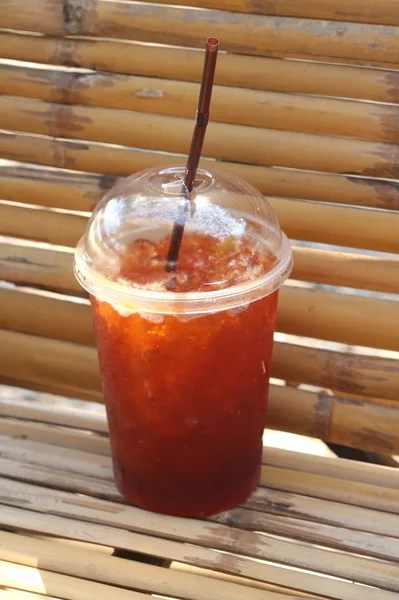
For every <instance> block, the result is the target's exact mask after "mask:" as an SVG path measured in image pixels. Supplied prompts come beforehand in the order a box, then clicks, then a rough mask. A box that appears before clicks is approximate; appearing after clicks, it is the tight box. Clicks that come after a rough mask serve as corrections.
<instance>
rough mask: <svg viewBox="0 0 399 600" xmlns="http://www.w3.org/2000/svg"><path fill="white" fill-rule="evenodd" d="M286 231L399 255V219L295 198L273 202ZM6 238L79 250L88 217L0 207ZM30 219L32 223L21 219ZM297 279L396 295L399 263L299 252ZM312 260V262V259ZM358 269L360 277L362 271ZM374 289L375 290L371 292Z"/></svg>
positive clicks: (292, 235)
mask: <svg viewBox="0 0 399 600" xmlns="http://www.w3.org/2000/svg"><path fill="white" fill-rule="evenodd" d="M269 200H270V203H271V206H272V208H273V209H274V211H275V213H276V216H277V218H278V220H279V222H280V225H281V227H282V229H283V230H284V231H285V233H286V234H287V235H288V236H289V237H290V238H291V239H293V240H304V241H311V242H320V243H325V244H331V245H337V246H347V247H352V248H365V249H368V250H376V251H380V252H387V253H392V254H395V253H399V236H398V235H397V231H398V229H399V214H397V213H385V212H382V211H372V210H368V211H364V210H362V209H359V208H349V207H341V206H333V205H325V204H319V203H309V202H302V201H297V200H293V199H290V198H269ZM0 216H1V222H0V233H2V234H3V235H9V236H18V237H24V238H28V239H29V238H33V239H35V240H37V241H45V242H48V243H51V244H56V245H66V246H75V245H76V244H77V242H78V240H79V239H80V238H81V236H82V235H83V234H84V232H85V229H86V226H87V220H88V219H87V217H86V216H83V215H75V214H71V213H69V212H66V211H51V210H48V209H46V208H43V209H41V208H36V207H35V208H29V207H21V206H18V205H15V204H10V203H6V202H1V201H0ZM24 218H26V222H24V221H21V219H24ZM295 252H296V253H297V255H298V264H297V265H295V268H296V269H297V273H296V274H294V275H293V278H295V277H296V278H297V279H304V280H308V281H312V282H313V281H316V282H319V283H333V282H335V285H346V286H348V287H359V288H365V289H374V290H377V291H386V292H392V293H396V292H397V290H398V278H397V275H396V273H397V269H398V268H399V266H398V262H397V261H396V260H395V259H392V258H385V257H384V258H383V257H373V256H367V255H366V256H364V255H360V254H345V253H344V252H335V251H333V252H329V251H325V250H311V249H310V248H297V249H296V250H295ZM310 257H311V258H310ZM357 269H358V271H356V270H357ZM370 286H371V287H370Z"/></svg>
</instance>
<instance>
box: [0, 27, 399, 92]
mask: <svg viewBox="0 0 399 600" xmlns="http://www.w3.org/2000/svg"><path fill="white" fill-rule="evenodd" d="M0 55H1V56H2V57H4V58H5V59H12V60H22V61H29V62H38V63H48V64H55V65H58V64H62V65H65V66H71V67H75V66H76V67H84V68H89V69H95V70H97V71H111V72H116V73H127V74H131V75H143V76H150V77H163V78H165V79H179V80H182V81H196V82H199V81H200V78H201V68H202V55H201V54H200V53H198V52H196V51H195V50H192V49H188V48H174V47H171V46H157V45H154V46H151V45H149V46H146V45H142V44H137V43H135V42H127V41H120V40H112V41H110V40H98V39H94V38H91V39H89V38H87V39H73V38H68V39H65V38H49V37H44V36H34V35H29V34H27V33H24V34H17V33H11V32H7V33H6V32H0ZM216 81H217V83H218V84H220V85H228V86H236V87H244V88H251V89H257V90H263V91H275V92H287V93H298V94H311V95H322V96H330V97H334V96H335V97H343V98H358V99H364V100H373V101H376V102H399V91H398V83H397V81H398V74H397V73H396V72H395V71H393V70H391V71H389V70H384V71H383V70H381V69H373V68H359V67H351V66H347V65H332V64H324V65H320V64H317V63H312V62H309V61H306V62H298V61H290V60H281V59H279V58H277V59H276V58H266V57H258V56H248V55H240V54H230V53H229V54H221V55H220V56H219V58H218V68H217V73H216Z"/></svg>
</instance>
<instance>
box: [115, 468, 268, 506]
mask: <svg viewBox="0 0 399 600" xmlns="http://www.w3.org/2000/svg"><path fill="white" fill-rule="evenodd" d="M260 467H261V465H259V468H257V469H256V471H255V473H254V475H253V476H252V477H250V478H249V479H247V480H246V481H244V482H243V481H240V482H239V483H240V485H238V484H237V482H235V486H234V489H229V490H226V489H223V490H220V491H219V492H215V491H214V490H211V492H210V493H209V495H208V496H206V495H205V494H203V493H202V495H201V498H198V497H195V495H192V494H189V493H188V494H187V493H186V492H187V491H186V490H184V488H182V489H181V490H180V493H179V494H174V495H173V497H172V498H170V499H169V498H168V497H167V495H165V494H159V495H157V496H155V495H154V496H152V497H149V494H148V495H146V496H144V494H143V493H139V492H138V491H137V490H136V489H134V487H133V486H132V485H129V482H128V481H126V480H124V481H123V480H121V478H120V477H118V471H117V470H115V471H114V477H115V483H116V486H117V488H118V490H119V492H120V493H121V495H122V496H123V497H124V498H125V500H127V501H128V502H129V503H131V504H134V505H135V506H138V507H139V508H142V509H144V510H148V511H150V512H154V513H158V514H163V515H169V516H173V517H208V516H212V515H215V514H218V513H221V512H224V511H227V510H230V509H232V508H234V507H236V506H237V505H238V504H242V503H243V502H245V501H246V500H247V499H248V498H249V497H250V496H251V495H252V493H253V492H254V491H255V490H256V488H257V487H258V484H259V479H260Z"/></svg>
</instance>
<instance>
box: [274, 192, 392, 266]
mask: <svg viewBox="0 0 399 600" xmlns="http://www.w3.org/2000/svg"><path fill="white" fill-rule="evenodd" d="M269 200H270V203H271V205H272V208H273V209H274V211H275V213H276V215H277V218H278V220H279V222H280V225H281V227H282V229H283V230H284V231H285V233H286V234H287V235H288V236H289V237H290V238H292V239H294V240H304V241H312V242H320V243H325V244H332V245H337V246H348V247H350V248H365V249H368V250H377V251H380V252H389V253H398V252H399V235H398V231H399V215H398V214H392V213H386V212H382V211H369V210H362V209H359V208H350V207H347V206H345V207H338V206H333V205H331V204H327V205H326V204H324V205H323V204H321V203H314V202H302V201H300V200H292V199H288V198H270V199H269ZM348 260H350V259H348ZM354 260H356V259H354Z"/></svg>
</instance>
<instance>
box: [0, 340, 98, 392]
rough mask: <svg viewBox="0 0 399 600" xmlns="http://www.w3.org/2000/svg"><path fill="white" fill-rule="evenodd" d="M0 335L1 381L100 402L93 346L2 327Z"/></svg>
mask: <svg viewBox="0 0 399 600" xmlns="http://www.w3.org/2000/svg"><path fill="white" fill-rule="evenodd" d="M0 338H1V340H2V341H3V342H4V344H5V345H3V346H2V347H0V355H1V361H0V380H2V382H9V381H11V382H13V385H17V386H18V385H22V387H28V388H29V387H32V389H35V388H37V389H40V390H41V391H46V392H50V393H55V394H60V395H65V396H69V397H72V398H82V399H88V400H94V401H96V402H102V392H101V382H100V377H99V372H98V359H97V352H96V350H95V348H93V347H88V346H82V345H80V344H71V343H68V342H60V341H58V340H51V339H49V338H45V337H35V336H30V335H26V334H23V333H17V332H11V331H5V330H0ZM7 344H10V345H9V346H7ZM6 348H8V349H9V354H8V358H7V353H6ZM14 351H15V352H16V353H17V354H15V355H14V357H13V356H12V354H14Z"/></svg>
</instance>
